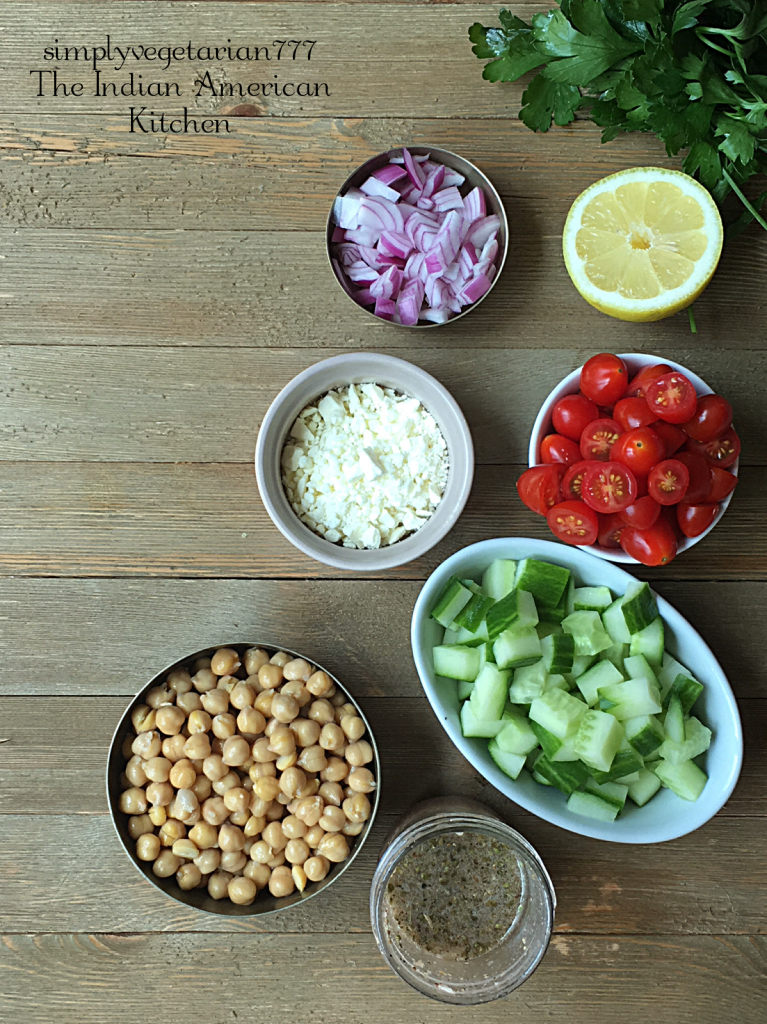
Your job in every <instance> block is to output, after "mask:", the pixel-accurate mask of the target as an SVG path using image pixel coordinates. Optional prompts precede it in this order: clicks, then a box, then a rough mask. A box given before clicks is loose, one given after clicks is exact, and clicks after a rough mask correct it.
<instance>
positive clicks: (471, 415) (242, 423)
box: [0, 344, 767, 466]
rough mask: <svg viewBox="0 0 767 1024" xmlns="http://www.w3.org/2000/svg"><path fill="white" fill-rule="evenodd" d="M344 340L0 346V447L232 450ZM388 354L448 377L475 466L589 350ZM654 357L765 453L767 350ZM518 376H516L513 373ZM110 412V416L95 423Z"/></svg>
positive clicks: (90, 453)
mask: <svg viewBox="0 0 767 1024" xmlns="http://www.w3.org/2000/svg"><path fill="white" fill-rule="evenodd" d="M342 352H343V349H340V348H337V349H317V348H301V349H295V348H289V349H285V350H282V349H274V350H269V351H266V352H264V351H263V350H258V349H246V350H243V349H238V348H226V349H224V348H216V349H191V350H190V349H166V348H159V349H158V348H153V347H141V348H124V349H113V348H97V349H93V348H88V347H81V346H73V347H71V348H70V347H63V348H56V349H53V350H52V349H50V348H49V347H48V346H45V347H41V346H35V345H25V346H16V345H13V346H8V347H6V348H0V460H32V461H44V462H51V461H55V460H62V461H69V460H71V461H76V462H80V461H94V462H160V463H167V462H195V463H206V462H210V463H227V462H232V463H244V462H248V461H249V460H250V459H252V457H253V449H254V447H255V438H256V435H257V433H258V428H259V426H260V424H261V421H262V419H263V417H264V414H265V413H266V410H267V409H268V407H269V405H270V404H271V402H272V401H273V399H274V397H275V396H276V395H277V393H278V392H279V391H280V390H281V389H282V388H283V387H284V386H285V385H286V384H287V383H288V382H289V381H290V380H291V379H292V378H293V377H294V376H296V374H298V373H300V372H301V371H302V370H303V369H305V368H306V366H307V365H311V364H314V363H317V362H319V361H321V360H322V359H326V358H329V357H331V356H334V355H340V354H342ZM397 354H398V355H400V356H404V357H406V358H407V359H408V360H409V361H410V362H412V363H415V364H416V365H417V366H420V367H422V368H423V369H425V370H427V371H428V372H429V373H431V374H432V375H433V376H435V377H437V379H438V380H440V381H441V382H442V384H444V385H445V387H447V388H448V389H449V391H450V392H451V393H452V395H453V396H454V397H455V399H456V400H457V401H458V403H459V405H460V406H461V408H462V410H463V412H464V414H465V416H466V418H467V420H468V422H469V427H470V428H471V432H472V437H473V440H474V447H475V454H476V460H477V462H478V463H479V464H480V465H509V464H515V463H517V464H518V463H520V462H524V461H526V460H527V449H528V443H529V436H530V430H531V427H532V419H533V416H532V415H531V411H532V412H533V413H534V412H535V411H537V409H538V407H539V406H540V405H541V404H542V403H543V401H544V400H545V398H546V396H547V395H548V393H549V391H550V390H551V389H552V388H553V387H555V386H556V385H557V384H558V383H559V381H560V380H561V379H562V377H564V376H565V375H566V374H568V373H570V372H571V370H573V369H575V368H576V367H577V366H578V365H580V364H582V363H583V362H584V361H585V360H586V358H588V355H589V354H590V352H589V350H588V349H574V348H564V349H552V350H550V352H549V353H548V354H547V358H546V359H545V360H542V359H541V356H540V352H539V351H537V350H535V349H532V348H529V347H525V348H515V349H513V350H511V351H509V350H507V351H493V350H485V349H481V348H473V347H472V348H471V349H469V348H464V350H463V351H453V352H451V354H450V359H449V360H448V359H446V358H445V351H444V349H443V348H442V347H440V346H439V345H436V344H433V345H430V346H428V347H427V346H424V347H415V346H414V347H412V348H409V349H408V350H407V351H405V352H401V351H398V352H397ZM664 356H666V357H667V358H670V359H674V360H676V361H677V362H679V363H681V364H682V365H692V366H694V367H695V370H696V372H697V373H698V374H699V375H700V376H701V377H702V378H703V379H704V380H706V381H707V382H710V386H711V387H713V388H714V389H715V390H717V391H722V392H723V393H724V394H727V395H730V396H731V397H732V402H733V405H734V407H735V422H736V425H737V427H738V429H739V430H740V432H741V435H742V437H743V453H742V456H741V464H743V465H746V466H754V465H756V466H764V465H765V464H767V427H765V417H764V384H763V381H764V379H765V376H767V353H765V352H764V351H743V352H739V353H738V357H737V359H736V360H733V361H732V364H731V365H728V366H726V367H725V366H723V365H722V357H721V352H720V351H717V350H713V349H703V350H694V349H690V348H689V347H685V348H675V347H673V346H664ZM521 382H524V387H522V386H521ZM106 423H108V424H109V427H108V429H105V424H106Z"/></svg>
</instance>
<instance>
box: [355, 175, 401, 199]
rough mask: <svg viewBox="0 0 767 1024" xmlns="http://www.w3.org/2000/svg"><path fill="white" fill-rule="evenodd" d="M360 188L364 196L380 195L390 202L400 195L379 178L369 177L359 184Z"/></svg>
mask: <svg viewBox="0 0 767 1024" xmlns="http://www.w3.org/2000/svg"><path fill="white" fill-rule="evenodd" d="M360 189H361V190H362V191H363V192H364V193H365V195H366V196H381V197H382V198H383V199H388V200H389V202H390V203H396V202H397V200H398V199H399V197H400V194H399V192H397V190H396V189H393V188H389V186H388V185H385V184H384V183H383V182H382V181H381V180H380V179H379V178H376V177H370V178H368V180H367V181H364V182H363V183H362V184H361V185H360Z"/></svg>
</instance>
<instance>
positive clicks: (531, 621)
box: [486, 588, 538, 640]
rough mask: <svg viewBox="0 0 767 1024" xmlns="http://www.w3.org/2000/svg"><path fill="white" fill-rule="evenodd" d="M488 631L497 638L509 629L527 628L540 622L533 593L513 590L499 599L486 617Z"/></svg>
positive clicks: (490, 635)
mask: <svg viewBox="0 0 767 1024" xmlns="http://www.w3.org/2000/svg"><path fill="white" fill-rule="evenodd" d="M486 622H487V633H488V637H489V638H490V640H495V638H496V637H498V636H500V635H501V633H503V632H504V631H505V630H507V629H526V628H527V627H528V626H536V625H537V624H538V611H537V610H536V607H535V600H534V598H533V595H532V594H530V593H528V591H526V590H520V589H519V588H517V589H516V590H512V591H511V593H510V594H507V595H506V597H504V598H502V599H501V600H500V601H497V602H496V603H495V604H494V605H493V607H492V608H491V609H490V610H489V612H488V613H487V617H486Z"/></svg>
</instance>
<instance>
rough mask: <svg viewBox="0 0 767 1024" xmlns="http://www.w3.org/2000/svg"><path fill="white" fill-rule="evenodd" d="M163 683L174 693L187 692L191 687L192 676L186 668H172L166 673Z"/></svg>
mask: <svg viewBox="0 0 767 1024" xmlns="http://www.w3.org/2000/svg"><path fill="white" fill-rule="evenodd" d="M165 685H166V686H167V687H168V689H170V690H173V691H174V692H175V693H189V691H190V690H191V689H192V677H191V676H190V675H189V673H188V672H187V671H186V669H183V668H174V669H173V671H172V672H169V673H168V678H167V679H166V680H165Z"/></svg>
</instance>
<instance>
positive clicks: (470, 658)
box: [432, 644, 480, 683]
mask: <svg viewBox="0 0 767 1024" xmlns="http://www.w3.org/2000/svg"><path fill="white" fill-rule="evenodd" d="M432 657H433V658H434V671H435V672H436V674H437V675H438V676H447V677H448V678H449V679H464V680H465V681H466V682H468V683H472V682H474V680H475V679H476V678H477V675H478V674H479V669H480V654H479V651H478V650H477V649H476V648H475V647H463V646H461V645H460V644H442V645H440V646H438V647H435V648H434V650H433V651H432Z"/></svg>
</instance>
